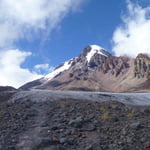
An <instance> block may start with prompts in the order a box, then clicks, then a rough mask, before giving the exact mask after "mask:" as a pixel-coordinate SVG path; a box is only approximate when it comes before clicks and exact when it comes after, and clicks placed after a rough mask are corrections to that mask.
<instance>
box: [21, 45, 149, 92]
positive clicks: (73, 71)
mask: <svg viewBox="0 0 150 150" xmlns="http://www.w3.org/2000/svg"><path fill="white" fill-rule="evenodd" d="M20 88H21V89H31V88H34V89H50V90H82V91H104V92H150V56H149V55H148V54H139V55H138V56H137V57H136V58H129V57H127V56H121V57H116V56H112V55H111V54H110V53H109V52H107V51H106V50H105V49H104V48H102V47H100V46H97V45H90V46H87V47H85V48H84V49H83V52H82V53H81V54H80V55H79V56H78V57H75V58H73V59H71V60H69V61H67V62H65V63H63V64H61V65H59V66H58V67H56V68H55V70H54V71H53V72H52V73H50V74H48V75H46V76H44V77H43V78H41V79H38V80H35V81H32V82H29V83H27V84H25V85H23V86H22V87H20Z"/></svg>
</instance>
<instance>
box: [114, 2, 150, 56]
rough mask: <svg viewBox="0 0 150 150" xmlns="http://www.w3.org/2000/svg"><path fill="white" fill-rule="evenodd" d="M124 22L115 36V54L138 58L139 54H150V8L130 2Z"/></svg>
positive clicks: (123, 17) (123, 16)
mask: <svg viewBox="0 0 150 150" xmlns="http://www.w3.org/2000/svg"><path fill="white" fill-rule="evenodd" d="M122 21H123V24H122V25H120V26H119V27H117V29H116V30H115V32H114V35H113V43H114V47H113V51H114V52H115V54H116V55H118V56H120V55H129V56H131V57H136V55H137V54H138V53H150V44H149V42H150V7H144V8H143V7H141V6H139V5H138V4H134V3H132V2H131V1H129V0H128V1H127V12H126V13H125V14H123V15H122Z"/></svg>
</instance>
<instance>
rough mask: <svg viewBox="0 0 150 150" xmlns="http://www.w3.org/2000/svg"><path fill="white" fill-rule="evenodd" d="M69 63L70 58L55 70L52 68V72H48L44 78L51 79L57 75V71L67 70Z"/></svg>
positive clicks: (70, 62) (70, 61)
mask: <svg viewBox="0 0 150 150" xmlns="http://www.w3.org/2000/svg"><path fill="white" fill-rule="evenodd" d="M71 64H72V60H69V61H67V62H65V63H64V64H63V66H61V67H59V68H57V69H56V70H54V71H53V72H51V73H49V74H48V75H46V76H45V77H44V78H45V79H47V80H51V79H52V78H54V77H55V76H57V75H58V74H59V73H61V72H63V71H65V70H68V69H69V68H70V66H71Z"/></svg>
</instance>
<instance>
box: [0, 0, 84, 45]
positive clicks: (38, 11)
mask: <svg viewBox="0 0 150 150" xmlns="http://www.w3.org/2000/svg"><path fill="white" fill-rule="evenodd" d="M84 1H85V0H76V1H74V0H1V4H0V33H1V36H0V48H6V47H9V46H10V45H12V44H14V42H15V41H17V40H19V39H27V38H29V37H32V35H33V34H37V33H41V31H44V30H46V31H48V32H51V31H52V30H53V29H54V28H55V27H56V26H57V25H58V24H59V23H60V22H61V20H62V19H63V18H64V17H65V16H66V15H67V14H68V13H69V12H71V11H74V10H76V9H77V8H79V6H80V4H81V3H83V2H84ZM31 33H32V34H31Z"/></svg>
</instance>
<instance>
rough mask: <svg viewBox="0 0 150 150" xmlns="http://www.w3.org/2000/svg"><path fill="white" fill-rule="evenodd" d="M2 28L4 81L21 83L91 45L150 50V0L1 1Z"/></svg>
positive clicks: (0, 62)
mask: <svg viewBox="0 0 150 150" xmlns="http://www.w3.org/2000/svg"><path fill="white" fill-rule="evenodd" d="M0 33H1V37H0V55H1V56H0V58H1V59H0V67H1V68H2V74H1V75H0V78H1V79H0V85H12V86H15V87H19V86H20V85H22V84H24V83H25V82H28V81H31V80H33V79H36V78H40V77H42V75H43V74H47V73H49V72H51V71H52V69H53V68H54V67H56V66H57V65H59V64H60V63H62V62H64V61H67V60H68V59H70V58H72V57H76V56H78V55H79V54H80V53H81V51H82V49H83V48H84V47H85V46H87V45H91V44H97V45H100V46H102V47H104V48H105V49H106V50H108V51H109V52H110V53H112V54H114V55H117V56H120V55H129V56H131V57H135V56H136V55H137V54H138V53H140V52H143V53H149V52H150V46H149V39H150V0H112V1H110V0H76V1H74V0H62V1H60V0H43V1H41V0H32V1H30V0H22V1H20V0H2V1H1V5H0ZM138 41H139V42H138ZM137 43H140V44H137ZM131 48H132V49H131Z"/></svg>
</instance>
